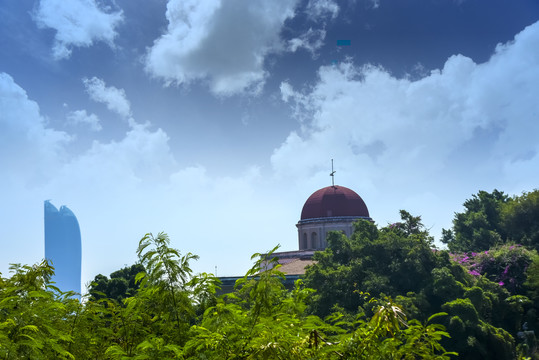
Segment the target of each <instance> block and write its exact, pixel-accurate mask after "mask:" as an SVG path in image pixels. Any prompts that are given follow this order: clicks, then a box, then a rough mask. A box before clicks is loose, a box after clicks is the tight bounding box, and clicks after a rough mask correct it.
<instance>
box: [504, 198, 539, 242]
mask: <svg viewBox="0 0 539 360" xmlns="http://www.w3.org/2000/svg"><path fill="white" fill-rule="evenodd" d="M502 225H503V228H504V231H505V234H506V235H507V241H510V242H513V243H518V244H522V245H524V246H526V247H527V248H529V249H535V250H537V251H539V190H537V189H536V190H534V191H531V192H524V193H523V194H522V195H521V196H515V197H514V198H513V200H512V201H509V202H507V204H505V205H504V207H503V210H502Z"/></svg>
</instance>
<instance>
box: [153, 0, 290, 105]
mask: <svg viewBox="0 0 539 360" xmlns="http://www.w3.org/2000/svg"><path fill="white" fill-rule="evenodd" d="M295 4H296V2H295V1H286V0H276V1H263V0H259V1H248V2H244V1H238V0H230V1H220V0H212V1H204V2H200V1H194V0H191V1H184V0H169V2H168V4H167V12H166V17H167V20H168V28H167V31H166V32H165V33H164V34H163V35H162V36H161V37H159V38H158V39H157V40H155V42H154V44H153V46H152V47H151V48H150V49H149V51H148V54H147V56H146V71H147V72H148V73H149V74H151V75H152V76H154V77H157V78H160V79H162V80H164V81H165V83H166V84H167V85H171V84H177V85H182V84H189V83H190V82H192V81H194V80H204V81H207V82H208V84H209V87H210V89H211V91H212V92H213V93H214V94H218V95H224V96H227V95H233V94H237V93H242V92H247V93H254V94H256V93H258V92H260V90H261V89H262V87H263V85H264V82H265V79H266V78H267V76H268V74H267V72H266V70H265V69H264V58H265V57H266V55H268V54H270V53H272V52H278V51H282V50H283V49H284V48H285V46H284V44H283V43H282V40H281V39H280V37H279V33H280V31H281V28H282V26H283V23H284V22H285V20H286V19H289V18H291V17H293V16H294V7H295ZM238 19H241V21H240V22H238Z"/></svg>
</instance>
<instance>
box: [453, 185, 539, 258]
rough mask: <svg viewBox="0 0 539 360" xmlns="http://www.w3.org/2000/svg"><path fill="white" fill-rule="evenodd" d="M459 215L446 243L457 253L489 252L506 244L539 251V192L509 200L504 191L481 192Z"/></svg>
mask: <svg viewBox="0 0 539 360" xmlns="http://www.w3.org/2000/svg"><path fill="white" fill-rule="evenodd" d="M464 208H465V211H464V212H462V213H456V214H455V218H454V219H453V229H452V230H446V229H444V230H443V238H442V241H443V242H444V243H446V244H447V245H448V247H449V250H451V251H453V252H468V251H476V252H478V251H485V250H488V249H489V248H491V247H494V246H496V245H502V244H505V243H513V244H515V243H516V244H522V245H524V246H526V247H528V248H530V249H535V250H537V251H539V220H538V219H539V190H534V191H532V192H524V193H523V194H522V195H521V196H515V197H512V198H511V197H509V196H507V195H505V194H504V193H503V192H501V191H498V190H494V191H493V192H492V193H488V192H486V191H479V193H478V194H477V195H473V196H472V198H471V199H468V200H466V201H465V202H464Z"/></svg>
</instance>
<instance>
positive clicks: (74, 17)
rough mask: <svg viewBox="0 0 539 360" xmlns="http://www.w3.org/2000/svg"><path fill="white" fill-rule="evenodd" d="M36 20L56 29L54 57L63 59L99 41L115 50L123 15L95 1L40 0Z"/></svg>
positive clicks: (44, 25)
mask: <svg viewBox="0 0 539 360" xmlns="http://www.w3.org/2000/svg"><path fill="white" fill-rule="evenodd" d="M34 19H35V21H36V23H37V25H38V26H40V27H42V28H51V29H54V30H56V34H55V37H54V39H55V43H54V46H53V55H54V57H55V58H56V59H64V58H69V57H70V56H71V52H72V48H73V47H89V46H91V45H92V44H93V43H94V42H96V41H103V42H105V43H107V44H108V45H109V46H111V47H113V46H114V38H115V37H116V36H117V32H116V28H117V27H118V26H119V24H120V23H121V22H122V20H123V14H122V11H117V12H111V11H110V8H109V7H104V6H100V5H99V4H98V3H97V2H96V1H95V0H70V1H64V0H41V1H40V2H39V5H38V7H37V11H36V12H35V14H34Z"/></svg>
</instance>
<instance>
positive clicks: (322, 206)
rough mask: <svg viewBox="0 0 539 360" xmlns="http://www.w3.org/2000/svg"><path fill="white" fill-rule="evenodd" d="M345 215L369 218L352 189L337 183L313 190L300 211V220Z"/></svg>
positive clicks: (361, 201) (364, 207)
mask: <svg viewBox="0 0 539 360" xmlns="http://www.w3.org/2000/svg"><path fill="white" fill-rule="evenodd" d="M345 216H346V217H348V216H353V217H363V218H369V210H368V209H367V205H365V202H364V201H363V199H362V198H361V197H360V196H359V195H358V194H357V193H356V192H355V191H354V190H351V189H349V188H346V187H344V186H337V185H335V186H328V187H325V188H322V189H320V190H317V191H315V192H314V193H313V194H312V195H311V196H309V198H308V199H307V201H306V202H305V205H303V210H302V211H301V220H306V219H315V218H327V217H345Z"/></svg>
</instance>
